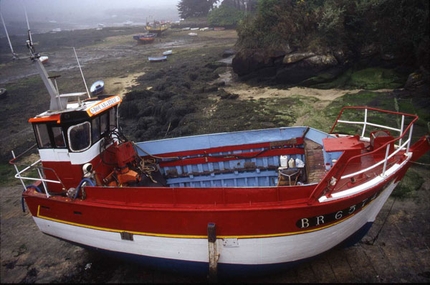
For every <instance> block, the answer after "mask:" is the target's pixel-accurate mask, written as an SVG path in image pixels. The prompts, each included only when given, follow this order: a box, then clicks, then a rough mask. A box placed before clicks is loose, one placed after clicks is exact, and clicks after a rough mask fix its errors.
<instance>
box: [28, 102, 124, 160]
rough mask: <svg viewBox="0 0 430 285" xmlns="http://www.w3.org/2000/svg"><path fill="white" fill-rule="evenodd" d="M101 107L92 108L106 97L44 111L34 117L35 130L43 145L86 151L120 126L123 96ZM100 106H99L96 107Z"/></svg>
mask: <svg viewBox="0 0 430 285" xmlns="http://www.w3.org/2000/svg"><path fill="white" fill-rule="evenodd" d="M116 97H118V96H115V97H114V98H113V100H112V102H111V103H108V104H107V105H108V106H106V107H105V108H103V109H100V110H98V111H95V110H93V111H90V109H91V108H93V109H94V107H97V106H98V105H99V104H102V103H103V102H106V101H100V100H98V101H97V103H96V104H94V105H93V106H91V108H83V109H82V110H72V111H70V110H66V111H65V112H61V113H58V114H53V115H47V114H46V113H43V114H41V115H39V116H36V117H34V118H31V119H30V120H29V122H30V123H31V124H32V126H33V132H34V135H35V138H36V143H37V147H38V148H39V149H67V150H68V151H70V152H83V151H86V150H88V149H90V148H91V146H93V145H94V144H96V143H97V142H98V141H99V140H100V139H101V138H103V137H104V136H106V135H107V134H108V133H109V132H111V131H113V130H115V129H117V128H118V116H117V114H118V104H119V102H120V99H119V98H116ZM96 109H97V108H96Z"/></svg>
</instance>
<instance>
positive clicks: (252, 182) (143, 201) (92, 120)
mask: <svg viewBox="0 0 430 285" xmlns="http://www.w3.org/2000/svg"><path fill="white" fill-rule="evenodd" d="M30 52H34V48H33V47H31V48H30ZM32 58H33V59H34V58H35V57H34V55H32ZM33 62H34V63H35V64H36V66H37V67H38V70H39V71H40V74H41V77H42V78H43V81H44V83H45V86H46V87H47V88H48V91H49V94H50V95H51V104H50V108H49V110H48V111H46V112H43V113H40V114H38V115H36V116H34V117H32V118H30V119H29V122H30V123H31V124H32V126H33V131H34V133H35V138H36V143H37V148H38V152H39V156H40V158H39V159H38V160H37V161H34V162H32V163H31V165H29V166H28V167H25V168H22V169H21V167H20V166H19V162H20V158H23V157H25V156H24V154H21V155H18V156H15V153H14V152H12V155H13V159H12V160H11V161H10V163H11V164H13V165H14V166H15V168H16V171H17V174H16V175H15V177H16V178H18V179H20V180H21V182H22V185H25V186H24V191H23V193H22V197H23V201H25V203H26V205H27V207H28V209H29V211H30V213H31V215H32V217H33V219H34V221H35V223H36V224H37V226H38V227H39V229H40V230H41V231H42V232H43V233H45V234H47V235H50V236H53V237H56V238H59V239H62V240H65V241H68V242H71V243H73V244H77V245H81V246H83V247H85V248H93V249H97V250H100V251H104V252H106V253H110V254H113V255H117V256H119V257H122V258H127V259H129V260H134V261H140V262H143V263H145V264H148V265H150V266H156V267H161V268H168V269H171V270H175V271H179V272H186V273H195V274H209V276H212V277H213V276H220V275H222V276H231V275H242V274H247V276H249V275H252V274H262V273H267V272H271V271H276V270H284V269H285V268H287V267H288V266H292V265H296V264H297V263H299V262H303V261H306V260H308V259H310V258H312V257H315V256H317V255H319V254H321V253H323V252H326V251H328V250H330V249H332V248H334V247H336V246H338V245H346V244H354V243H355V242H357V241H359V240H360V239H361V237H362V236H363V235H364V234H365V233H366V232H367V231H368V230H369V228H370V227H371V225H372V223H373V222H374V221H375V218H376V216H377V215H378V212H379V211H380V209H381V208H382V206H383V205H384V203H385V202H386V200H387V199H388V197H389V196H390V194H391V192H392V191H393V189H394V188H395V187H396V185H398V184H399V182H400V181H401V179H402V178H403V176H404V175H405V173H406V171H407V169H408V168H409V167H410V166H411V164H412V163H413V162H414V161H416V160H417V159H419V158H420V157H421V156H422V155H423V154H425V153H426V152H428V151H429V149H430V141H429V136H423V137H420V138H418V139H417V138H415V139H413V138H414V136H413V135H412V134H413V126H414V124H415V123H416V122H417V120H418V117H417V116H416V115H413V114H406V113H401V112H393V111H386V110H380V109H376V108H370V107H365V106H358V107H345V108H343V109H342V110H341V111H340V114H339V116H338V117H337V118H336V119H335V122H334V125H333V127H332V128H331V129H330V131H329V132H324V131H321V130H318V129H315V128H311V127H306V126H294V127H281V128H271V129H260V130H248V131H237V132H231V133H215V134H205V135H195V136H188V137H178V138H171V139H161V140H153V141H144V142H133V141H130V140H128V139H127V138H126V136H124V134H122V133H121V131H120V126H119V125H118V109H119V105H120V103H121V97H120V96H115V95H104V96H97V97H92V98H88V99H85V100H75V101H73V100H72V99H73V98H71V96H62V95H58V94H57V90H56V89H55V87H54V85H53V84H52V83H50V81H49V78H48V75H47V73H46V71H45V69H44V66H43V65H42V64H41V63H40V61H37V60H33ZM74 94H75V95H76V96H75V97H78V96H80V95H82V94H86V93H85V92H81V93H74ZM68 100H71V101H70V102H68ZM357 129H359V131H358V132H357ZM35 169H36V170H37V171H34V170H35ZM35 173H36V175H37V176H38V177H35V176H34V174H35ZM29 182H32V183H30V184H29ZM24 205H25V204H23V207H24Z"/></svg>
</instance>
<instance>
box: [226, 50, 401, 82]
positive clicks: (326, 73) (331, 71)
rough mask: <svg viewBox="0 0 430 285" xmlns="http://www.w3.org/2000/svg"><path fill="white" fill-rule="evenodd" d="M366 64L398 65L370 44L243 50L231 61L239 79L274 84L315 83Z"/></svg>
mask: <svg viewBox="0 0 430 285" xmlns="http://www.w3.org/2000/svg"><path fill="white" fill-rule="evenodd" d="M356 63H361V65H362V66H367V67H375V66H380V67H386V68H393V67H396V64H398V63H396V59H395V58H394V57H393V55H391V54H386V53H384V54H382V53H380V48H379V47H378V46H375V45H374V44H369V45H367V46H363V47H361V48H358V47H357V48H356V50H355V51H354V52H352V51H349V50H331V51H326V52H319V53H317V52H311V51H294V52H291V51H290V50H289V49H286V50H284V51H266V50H242V51H239V52H238V53H236V55H235V56H234V58H233V60H232V67H233V71H234V72H235V73H236V74H237V75H238V76H239V78H240V79H242V80H244V81H247V80H254V81H265V82H273V83H275V84H286V85H299V86H312V85H314V84H318V83H324V82H329V81H332V80H333V79H335V78H337V77H338V76H339V75H340V74H342V73H343V72H344V71H345V70H347V69H348V68H349V67H350V66H351V65H352V64H356Z"/></svg>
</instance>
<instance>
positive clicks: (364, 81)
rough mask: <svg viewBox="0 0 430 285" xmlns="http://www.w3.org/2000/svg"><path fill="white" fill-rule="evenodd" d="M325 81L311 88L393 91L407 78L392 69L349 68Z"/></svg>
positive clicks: (316, 80) (319, 79)
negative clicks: (332, 78)
mask: <svg viewBox="0 0 430 285" xmlns="http://www.w3.org/2000/svg"><path fill="white" fill-rule="evenodd" d="M327 79H328V80H326V81H327V82H323V83H317V84H315V85H312V87H315V88H321V89H332V88H345V89H365V90H377V89H395V88H401V87H403V85H404V83H405V82H406V79H407V76H405V75H401V74H399V73H398V72H396V71H395V70H393V69H385V68H380V67H372V68H365V69H359V70H354V68H351V69H349V70H347V71H346V72H344V73H342V75H341V76H339V77H337V78H336V79H334V80H331V78H330V77H327ZM314 81H315V82H320V81H325V80H324V77H320V78H315V79H314Z"/></svg>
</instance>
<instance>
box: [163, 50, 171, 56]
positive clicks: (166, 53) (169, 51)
mask: <svg viewBox="0 0 430 285" xmlns="http://www.w3.org/2000/svg"><path fill="white" fill-rule="evenodd" d="M172 54H173V51H172V50H171V49H169V50H166V51H163V55H172Z"/></svg>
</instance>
